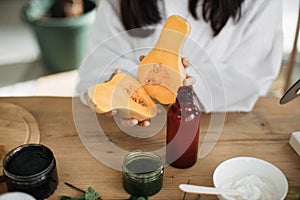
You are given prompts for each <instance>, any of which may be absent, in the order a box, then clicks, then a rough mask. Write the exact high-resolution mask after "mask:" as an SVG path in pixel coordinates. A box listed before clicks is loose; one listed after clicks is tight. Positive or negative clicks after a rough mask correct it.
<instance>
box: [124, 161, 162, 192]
mask: <svg viewBox="0 0 300 200" xmlns="http://www.w3.org/2000/svg"><path fill="white" fill-rule="evenodd" d="M126 168H127V169H128V170H129V172H123V174H122V175H123V177H122V178H123V187H124V189H125V190H126V191H127V192H128V193H129V194H131V195H132V196H135V197H147V196H152V195H154V194H156V193H158V192H159V191H160V190H161V188H162V183H163V172H162V171H161V169H160V163H159V162H157V161H155V160H152V159H148V158H141V159H136V160H133V161H131V162H130V163H128V164H127V165H126Z"/></svg>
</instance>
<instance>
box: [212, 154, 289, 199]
mask: <svg viewBox="0 0 300 200" xmlns="http://www.w3.org/2000/svg"><path fill="white" fill-rule="evenodd" d="M213 182H214V185H215V187H217V188H230V189H235V190H237V191H239V192H240V194H241V196H242V198H243V199H244V200H271V199H272V200H284V198H285V196H286V195H287V192H288V182H287V179H286V177H285V176H284V174H283V173H282V172H281V171H280V170H279V169H278V168H277V167H276V166H274V165H272V164H271V163H269V162H266V161H264V160H261V159H257V158H252V157H236V158H231V159H229V160H226V161H224V162H222V163H221V164H220V165H219V166H218V167H217V168H216V169H215V171H214V174H213ZM218 198H219V199H221V200H235V198H233V197H231V196H225V195H219V196H218Z"/></svg>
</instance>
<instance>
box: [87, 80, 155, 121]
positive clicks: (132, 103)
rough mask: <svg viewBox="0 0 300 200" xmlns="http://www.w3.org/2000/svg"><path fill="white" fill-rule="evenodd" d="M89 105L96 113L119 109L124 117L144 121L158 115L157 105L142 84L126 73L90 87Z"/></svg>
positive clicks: (88, 94)
mask: <svg viewBox="0 0 300 200" xmlns="http://www.w3.org/2000/svg"><path fill="white" fill-rule="evenodd" d="M87 102H88V105H89V106H90V107H91V108H92V109H93V110H94V111H95V112H96V113H106V112H109V111H111V110H114V109H117V110H119V111H121V113H122V115H123V117H126V118H134V119H137V120H138V121H144V120H147V119H150V118H152V117H154V116H156V115H157V107H156V105H155V103H154V102H153V101H152V99H151V97H150V96H149V95H148V94H147V92H146V91H145V89H144V88H143V87H142V85H141V84H140V83H139V82H138V81H137V80H136V79H134V78H133V77H131V76H129V75H126V74H116V75H115V76H114V77H113V78H112V79H111V80H110V81H108V82H105V83H101V84H98V85H95V86H93V87H91V88H89V90H88V93H87Z"/></svg>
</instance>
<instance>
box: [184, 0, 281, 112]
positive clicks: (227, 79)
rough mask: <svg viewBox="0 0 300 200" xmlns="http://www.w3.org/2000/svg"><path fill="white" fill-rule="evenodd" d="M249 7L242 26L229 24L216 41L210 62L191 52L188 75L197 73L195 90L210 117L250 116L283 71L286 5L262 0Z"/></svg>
mask: <svg viewBox="0 0 300 200" xmlns="http://www.w3.org/2000/svg"><path fill="white" fill-rule="evenodd" d="M248 3H249V1H248ZM246 6H248V9H247V10H246V12H244V13H243V15H242V17H241V19H240V21H239V22H238V24H236V25H234V24H230V23H233V22H232V21H231V22H228V23H227V24H226V26H225V27H224V29H223V30H222V31H221V32H220V34H219V35H218V36H217V37H216V38H214V39H213V40H214V41H212V44H211V45H210V48H209V49H208V56H209V57H210V58H211V61H207V60H206V61H205V60H204V61H203V60H202V61H199V60H201V59H200V58H201V56H199V55H198V56H197V57H196V56H193V53H191V58H192V61H191V63H192V64H193V66H194V67H191V68H190V69H189V73H190V74H191V75H194V76H195V74H198V75H196V84H195V86H194V89H195V92H196V94H197V96H198V98H199V100H200V102H201V104H202V106H203V107H204V110H205V112H224V111H227V112H228V111H245V112H247V111H250V110H251V109H252V108H253V106H254V104H255V102H256V101H257V99H258V97H259V96H261V95H265V94H266V93H267V92H268V89H269V87H270V86H271V84H272V81H273V80H274V79H275V78H276V76H277V74H278V72H279V69H280V65H281V59H282V51H283V44H282V40H283V39H282V19H281V18H282V10H281V9H282V5H281V1H280V0H259V1H252V2H251V3H249V5H246ZM252 6H253V8H252ZM255 6H256V7H255ZM235 28H236V30H235ZM230 32H231V33H230ZM233 32H234V34H232V33H233ZM227 33H229V34H227ZM222 40H227V41H229V43H228V42H227V47H226V48H223V50H222V45H223V44H224V43H226V42H225V41H222ZM230 41H231V42H230ZM225 46H226V44H225ZM188 56H189V55H188ZM195 66H196V67H195ZM199 74H200V76H199Z"/></svg>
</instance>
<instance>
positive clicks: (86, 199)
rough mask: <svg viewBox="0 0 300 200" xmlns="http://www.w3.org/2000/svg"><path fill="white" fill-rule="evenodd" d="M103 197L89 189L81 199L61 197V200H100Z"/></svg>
mask: <svg viewBox="0 0 300 200" xmlns="http://www.w3.org/2000/svg"><path fill="white" fill-rule="evenodd" d="M98 199H101V196H100V195H99V194H98V193H97V192H96V191H95V190H94V189H93V188H92V187H88V189H87V191H86V192H85V193H84V194H83V195H81V196H80V197H79V198H72V197H68V196H61V198H60V200H98Z"/></svg>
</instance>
